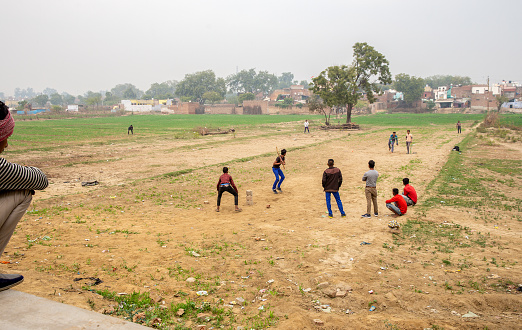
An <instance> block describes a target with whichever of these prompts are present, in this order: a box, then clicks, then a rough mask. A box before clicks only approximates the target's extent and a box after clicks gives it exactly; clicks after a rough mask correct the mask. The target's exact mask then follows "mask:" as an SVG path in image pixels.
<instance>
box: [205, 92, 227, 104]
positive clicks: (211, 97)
mask: <svg viewBox="0 0 522 330" xmlns="http://www.w3.org/2000/svg"><path fill="white" fill-rule="evenodd" d="M203 100H205V103H206V102H209V103H210V104H214V103H216V102H219V101H221V100H223V97H221V95H219V93H218V92H205V94H203Z"/></svg>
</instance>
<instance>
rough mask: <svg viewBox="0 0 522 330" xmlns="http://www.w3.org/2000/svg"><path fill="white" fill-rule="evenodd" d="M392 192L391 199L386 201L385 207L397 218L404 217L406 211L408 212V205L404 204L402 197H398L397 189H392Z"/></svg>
mask: <svg viewBox="0 0 522 330" xmlns="http://www.w3.org/2000/svg"><path fill="white" fill-rule="evenodd" d="M392 191H393V197H392V198H391V199H388V200H387V201H386V207H387V208H388V209H390V210H391V211H392V212H393V213H395V214H396V215H397V216H401V215H405V214H406V211H408V204H406V201H405V200H404V198H403V197H402V195H399V189H397V188H393V190H392Z"/></svg>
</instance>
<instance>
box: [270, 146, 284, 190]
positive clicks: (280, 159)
mask: <svg viewBox="0 0 522 330" xmlns="http://www.w3.org/2000/svg"><path fill="white" fill-rule="evenodd" d="M285 156H286V149H283V150H281V155H279V156H277V158H276V160H275V162H274V163H273V164H272V172H274V175H275V181H274V184H273V185H272V191H273V192H274V194H277V190H279V192H282V190H281V183H283V180H284V179H285V175H284V174H283V171H282V170H281V168H280V167H281V165H285V164H286V163H285ZM276 189H277V190H276Z"/></svg>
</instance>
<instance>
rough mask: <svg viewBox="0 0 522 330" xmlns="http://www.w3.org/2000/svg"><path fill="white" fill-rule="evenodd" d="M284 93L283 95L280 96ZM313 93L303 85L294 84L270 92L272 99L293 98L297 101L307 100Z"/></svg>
mask: <svg viewBox="0 0 522 330" xmlns="http://www.w3.org/2000/svg"><path fill="white" fill-rule="evenodd" d="M279 95H282V97H279ZM310 95H311V92H310V91H309V90H308V89H306V88H304V86H303V85H292V86H290V88H283V89H276V90H275V91H273V92H272V94H270V101H277V100H278V97H279V99H285V98H288V97H290V98H292V99H293V100H294V101H295V102H300V101H306V100H307V99H308V98H309V97H310Z"/></svg>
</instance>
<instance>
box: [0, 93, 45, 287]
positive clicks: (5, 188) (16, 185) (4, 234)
mask: <svg viewBox="0 0 522 330" xmlns="http://www.w3.org/2000/svg"><path fill="white" fill-rule="evenodd" d="M14 125H15V124H14V120H13V117H12V116H11V113H10V112H9V108H8V107H7V106H6V105H5V104H4V103H3V102H1V101H0V153H2V152H3V151H4V149H5V148H7V147H8V146H9V144H8V143H7V139H8V138H9V137H10V136H11V134H13V130H14ZM48 184H49V183H48V181H47V176H46V175H45V174H44V173H43V172H42V171H41V170H40V169H38V168H36V167H29V166H21V165H18V164H14V163H9V162H7V161H6V160H5V159H4V158H0V256H3V253H4V250H5V247H6V246H7V243H8V242H9V240H10V239H11V236H12V235H13V233H14V231H15V228H16V225H17V224H18V221H20V219H21V218H22V217H23V215H24V214H25V212H26V210H27V208H28V207H29V205H30V204H31V200H32V198H33V195H34V191H35V190H41V189H45V188H47V185H48ZM23 280H24V277H23V276H22V275H19V274H0V291H4V290H7V289H10V288H12V287H13V286H15V285H18V284H20V283H22V282H23Z"/></svg>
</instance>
